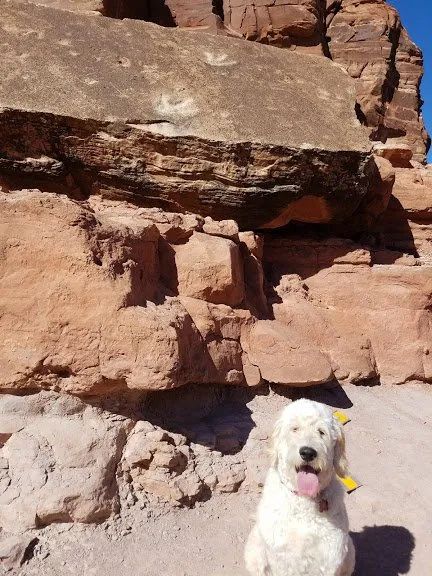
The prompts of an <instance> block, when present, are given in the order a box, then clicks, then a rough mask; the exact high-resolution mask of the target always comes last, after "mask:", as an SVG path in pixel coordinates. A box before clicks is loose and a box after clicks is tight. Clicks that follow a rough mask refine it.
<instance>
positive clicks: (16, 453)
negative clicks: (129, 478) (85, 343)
mask: <svg viewBox="0 0 432 576" xmlns="http://www.w3.org/2000/svg"><path fill="white" fill-rule="evenodd" d="M118 420H119V419H118V418H117V421H115V419H114V418H112V421H110V420H109V419H104V418H102V416H101V415H100V414H99V413H98V410H97V409H95V408H92V407H89V406H86V405H85V404H83V403H82V402H80V401H79V400H77V399H74V398H73V397H71V396H68V395H63V396H57V395H55V394H51V393H45V392H42V393H40V394H37V395H35V396H29V397H18V396H9V395H2V396H1V397H0V431H1V435H2V438H3V441H2V445H3V444H4V445H3V447H2V448H1V462H2V468H1V481H0V486H1V494H0V525H1V526H2V527H3V529H4V530H6V531H8V532H12V533H20V532H22V531H24V530H28V529H31V528H34V527H40V526H44V525H47V524H50V523H51V522H72V521H75V522H96V521H101V520H103V519H105V518H107V517H108V516H109V515H110V514H111V513H112V512H114V511H115V510H116V509H118V507H119V499H118V490H117V483H116V477H115V475H116V470H117V465H118V462H119V460H120V458H121V453H122V448H123V446H124V444H125V441H126V432H127V430H128V425H127V423H126V421H124V422H121V421H118ZM129 428H130V426H129ZM29 462H31V463H32V465H31V469H29V465H28V463H29Z"/></svg>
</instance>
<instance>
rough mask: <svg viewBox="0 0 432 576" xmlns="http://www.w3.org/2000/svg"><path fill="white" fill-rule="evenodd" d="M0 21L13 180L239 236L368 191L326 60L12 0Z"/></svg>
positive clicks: (345, 90) (2, 91) (361, 153)
mask: <svg viewBox="0 0 432 576" xmlns="http://www.w3.org/2000/svg"><path fill="white" fill-rule="evenodd" d="M2 22H3V25H4V30H3V39H4V44H5V49H4V58H3V59H2V61H1V64H0V67H1V68H0V77H1V78H2V80H1V83H0V109H1V113H0V142H1V144H0V174H3V175H4V178H6V183H7V184H8V183H9V185H10V183H11V181H14V178H16V177H17V176H20V177H23V176H26V177H27V178H31V179H33V181H34V179H35V178H37V179H38V180H39V182H40V186H42V183H43V185H44V186H45V188H47V187H49V186H50V185H51V187H52V181H53V180H55V181H57V182H58V183H59V185H60V184H61V185H63V186H64V189H65V190H66V191H68V193H69V194H78V195H79V194H81V195H86V196H87V195H88V194H104V195H109V196H111V197H113V196H115V197H120V198H133V199H134V200H135V201H136V202H140V203H142V204H144V205H152V206H155V205H156V206H161V207H164V209H171V210H172V211H177V212H179V211H184V210H189V211H192V212H195V213H198V214H203V215H209V216H213V217H215V218H216V219H217V220H222V219H226V218H234V219H235V220H237V221H238V223H239V225H240V227H241V228H243V229H245V228H246V229H250V228H256V227H274V226H280V225H283V224H285V223H287V222H288V221H289V220H291V219H296V220H300V221H313V222H323V221H324V222H327V221H329V220H333V219H343V218H349V217H350V215H351V214H352V213H353V212H354V210H355V209H356V207H357V206H358V204H359V202H360V200H361V198H362V197H363V196H364V195H365V194H366V192H367V190H368V186H369V168H368V166H369V163H368V158H369V149H370V143H369V141H368V139H367V135H366V132H365V131H364V129H363V128H362V127H361V126H360V124H359V122H358V120H357V118H356V115H355V112H354V98H355V95H354V83H353V82H352V81H351V79H350V78H349V77H348V76H347V75H346V74H345V73H344V72H343V71H341V69H340V67H339V66H337V65H335V64H333V63H332V62H330V61H329V60H326V59H323V58H320V57H314V56H309V55H302V54H295V53H291V52H289V51H282V50H278V49H276V48H271V47H268V46H262V45H259V44H247V43H245V42H241V41H239V40H233V39H230V38H225V37H221V36H216V35H211V34H209V35H203V34H195V33H193V32H189V31H186V30H178V29H171V28H170V29H168V28H162V27H157V26H154V25H152V24H148V23H145V22H140V21H133V20H122V21H116V20H112V19H109V18H102V17H94V16H87V15H85V14H76V13H73V12H68V11H60V10H55V9H50V8H47V7H44V6H36V5H33V4H17V3H15V2H10V1H6V2H4V3H3V4H2ZM22 54H31V58H23V57H22ZM11 61H12V62H14V73H13V74H12V75H11V74H10V64H9V62H11ZM47 62H49V65H48V66H47ZM203 78H205V82H203ZM47 86H49V87H50V88H49V90H47V88H46V87H47ZM270 86H271V90H270V89H269V87H270ZM33 186H34V184H33Z"/></svg>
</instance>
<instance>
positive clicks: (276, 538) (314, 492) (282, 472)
mask: <svg viewBox="0 0 432 576" xmlns="http://www.w3.org/2000/svg"><path fill="white" fill-rule="evenodd" d="M346 472H347V461H346V456H345V438H344V433H343V430H342V426H341V425H340V424H339V422H338V421H337V420H336V418H334V416H333V414H332V411H331V409H330V408H328V407H327V406H325V405H323V404H319V403H318V402H312V401H311V400H304V399H302V400H297V401H296V402H293V403H292V404H290V405H289V406H287V407H286V408H284V410H283V411H282V413H281V415H280V418H279V420H278V421H277V423H276V425H275V429H274V436H273V449H272V462H271V467H270V470H269V472H268V474H267V478H266V481H265V485H264V490H263V495H262V498H261V501H260V503H259V506H258V512H257V518H256V524H255V526H254V527H253V529H252V531H251V533H250V535H249V538H248V541H247V544H246V549H245V561H246V567H247V569H248V571H249V573H250V574H251V575H253V576H351V574H352V573H353V571H354V564H355V551H354V545H353V543H352V540H351V537H350V536H349V534H348V516H347V512H346V509H345V504H344V494H345V490H344V488H343V486H342V484H341V482H340V481H339V480H338V479H337V477H336V474H339V475H340V476H344V475H345V474H346Z"/></svg>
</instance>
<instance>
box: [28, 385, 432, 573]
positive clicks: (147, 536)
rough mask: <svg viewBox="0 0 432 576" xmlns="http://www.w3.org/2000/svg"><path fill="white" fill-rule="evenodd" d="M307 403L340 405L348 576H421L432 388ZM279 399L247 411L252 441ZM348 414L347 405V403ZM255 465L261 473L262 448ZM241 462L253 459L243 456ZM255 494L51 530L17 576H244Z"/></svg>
mask: <svg viewBox="0 0 432 576" xmlns="http://www.w3.org/2000/svg"><path fill="white" fill-rule="evenodd" d="M312 396H313V397H315V398H317V399H320V400H323V401H326V402H327V403H329V404H331V405H335V406H339V407H342V408H343V409H344V411H345V412H346V413H347V414H349V415H350V417H351V418H352V421H351V422H350V423H349V424H347V425H346V427H345V430H346V434H347V442H348V453H349V457H350V462H351V470H352V474H353V475H354V476H355V477H356V478H357V479H359V480H361V482H362V483H363V486H362V487H361V488H359V489H358V490H357V491H356V492H354V493H352V494H351V495H349V496H347V506H348V512H349V516H350V520H351V529H352V532H353V536H354V540H355V544H356V548H357V555H358V562H357V571H356V574H357V576H398V575H399V574H410V575H412V576H427V575H428V574H430V573H431V565H432V523H431V520H430V519H431V517H432V504H431V502H432V458H431V441H432V424H431V416H432V387H428V386H425V385H420V384H418V385H417V384H412V385H405V386H401V387H398V388H396V387H374V388H356V387H354V386H347V387H346V388H345V389H344V391H343V392H342V391H341V390H340V389H339V390H337V389H334V390H328V391H321V392H319V394H318V395H317V393H316V392H312ZM287 401H288V400H287V399H286V398H284V397H283V396H279V395H277V394H271V395H270V396H256V397H255V398H253V399H252V400H251V401H250V402H249V403H248V405H247V407H248V408H249V409H250V410H251V414H252V418H253V420H254V422H255V424H256V427H257V428H256V429H255V436H256V437H257V438H258V439H259V438H260V437H265V436H266V433H262V434H260V433H259V432H260V430H261V429H263V428H265V429H266V430H268V429H269V428H270V427H271V423H272V421H273V420H274V418H275V416H276V414H277V412H278V410H279V409H280V408H281V407H282V406H283V405H284V404H285V403H286V402H287ZM351 403H352V404H353V406H352V407H348V406H349V405H350V404H351ZM259 442H260V445H259V448H257V450H256V454H255V458H256V466H257V468H258V469H259V472H260V473H263V472H264V471H265V467H266V461H265V457H264V453H265V446H266V442H267V441H266V440H264V439H261V440H259ZM251 457H254V456H253V455H252V456H251ZM258 498H259V494H258V493H257V492H256V491H252V492H245V491H244V490H242V491H241V492H240V493H238V494H231V495H225V496H224V495H221V496H214V497H213V498H212V499H211V500H209V501H208V502H205V503H201V504H200V505H198V506H197V507H196V508H195V509H193V510H184V509H178V510H171V511H170V512H168V513H166V512H164V511H163V510H162V509H150V510H148V509H140V508H139V507H138V506H134V507H133V508H131V509H129V510H125V511H124V513H122V516H121V517H118V518H117V519H115V520H111V521H110V522H108V523H106V524H103V525H101V526H79V525H74V526H71V525H66V524H63V525H57V526H51V527H48V528H46V529H44V530H42V531H40V532H39V533H38V536H39V539H40V542H39V544H38V546H37V549H36V554H35V557H34V558H33V559H31V560H30V561H29V563H28V564H27V565H26V566H24V567H23V568H22V569H21V570H20V571H18V572H17V574H19V575H20V576H36V575H38V576H60V575H61V576H66V575H69V574H73V575H74V576H81V575H83V576H122V575H123V574H124V575H127V576H223V575H225V576H245V574H246V572H245V570H244V568H243V561H242V554H243V546H244V541H245V538H246V536H247V534H248V530H249V529H250V526H251V515H252V514H253V511H254V509H255V506H256V503H257V501H258Z"/></svg>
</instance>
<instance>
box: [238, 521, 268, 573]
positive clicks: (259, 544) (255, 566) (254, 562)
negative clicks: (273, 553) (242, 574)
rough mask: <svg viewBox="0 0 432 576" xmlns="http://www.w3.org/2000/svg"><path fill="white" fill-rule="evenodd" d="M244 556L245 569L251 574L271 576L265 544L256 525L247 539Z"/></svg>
mask: <svg viewBox="0 0 432 576" xmlns="http://www.w3.org/2000/svg"><path fill="white" fill-rule="evenodd" d="M244 558H245V563H246V569H247V571H248V572H249V574H250V575H251V576H271V571H270V566H269V564H268V560H267V553H266V545H265V542H264V540H263V538H262V536H261V534H260V532H259V530H258V526H256V525H255V526H254V527H253V528H252V531H251V533H250V534H249V538H248V539H247V542H246V547H245V553H244Z"/></svg>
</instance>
